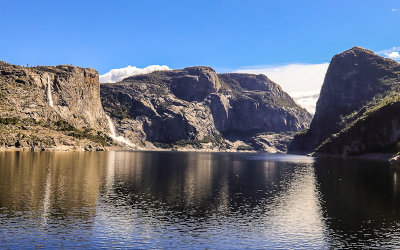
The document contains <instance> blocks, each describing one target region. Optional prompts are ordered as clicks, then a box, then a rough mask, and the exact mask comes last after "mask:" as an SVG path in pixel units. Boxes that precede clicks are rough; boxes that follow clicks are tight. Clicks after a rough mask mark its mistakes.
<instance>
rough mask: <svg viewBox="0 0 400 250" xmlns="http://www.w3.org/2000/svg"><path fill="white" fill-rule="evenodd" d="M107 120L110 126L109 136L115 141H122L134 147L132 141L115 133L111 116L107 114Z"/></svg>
mask: <svg viewBox="0 0 400 250" xmlns="http://www.w3.org/2000/svg"><path fill="white" fill-rule="evenodd" d="M107 120H108V126H109V127H110V137H111V138H112V139H113V140H115V141H117V142H121V143H124V144H126V145H128V146H129V147H132V148H134V147H135V144H133V143H132V142H130V141H129V140H127V139H126V138H125V137H123V136H117V133H116V132H115V127H114V124H113V122H112V120H111V117H109V116H108V115H107Z"/></svg>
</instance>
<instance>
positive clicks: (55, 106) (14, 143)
mask: <svg viewBox="0 0 400 250" xmlns="http://www.w3.org/2000/svg"><path fill="white" fill-rule="evenodd" d="M0 131H1V133H0V149H3V150H4V149H6V150H103V149H104V147H107V146H109V145H110V144H111V143H112V140H111V138H110V137H109V136H107V134H109V131H110V130H109V125H108V121H107V117H106V114H105V113H104V110H103V107H102V104H101V101H100V84H99V80H98V73H97V71H95V70H93V69H84V68H79V67H74V66H68V65H60V66H46V67H44V66H39V67H21V66H17V65H11V64H8V63H5V62H0Z"/></svg>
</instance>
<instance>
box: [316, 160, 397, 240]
mask: <svg viewBox="0 0 400 250" xmlns="http://www.w3.org/2000/svg"><path fill="white" fill-rule="evenodd" d="M314 166H315V173H316V177H317V181H318V185H319V187H320V192H321V195H322V200H323V202H322V206H323V211H324V217H325V219H326V221H327V225H328V227H329V232H328V233H329V237H328V238H329V239H330V240H331V242H330V244H331V246H335V247H343V246H353V247H357V246H358V247H362V246H366V245H367V246H375V247H384V246H385V245H387V246H393V243H396V242H398V241H399V239H400V238H399V236H400V229H399V222H400V213H399V212H400V192H399V190H400V182H399V177H400V172H399V170H395V169H391V168H389V166H388V165H387V164H386V163H383V162H382V163H381V162H375V161H364V160H355V159H353V160H350V159H347V160H344V159H335V160H332V159H317V160H316V162H315V164H314Z"/></svg>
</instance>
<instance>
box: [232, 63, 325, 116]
mask: <svg viewBox="0 0 400 250" xmlns="http://www.w3.org/2000/svg"><path fill="white" fill-rule="evenodd" d="M328 66H329V63H320V64H288V65H282V66H253V67H251V66H250V67H243V68H240V69H237V70H235V72H241V73H251V74H264V75H266V76H267V77H268V78H270V79H271V80H272V81H274V82H276V83H277V84H279V85H281V87H282V88H283V90H285V91H286V92H288V93H289V94H290V95H291V96H292V97H293V99H294V100H295V101H296V102H297V103H298V104H299V105H301V106H302V107H304V108H305V109H307V110H308V111H309V112H310V113H314V112H315V105H316V102H317V100H318V97H319V91H320V90H321V86H322V83H323V82H324V77H325V73H326V71H327V69H328Z"/></svg>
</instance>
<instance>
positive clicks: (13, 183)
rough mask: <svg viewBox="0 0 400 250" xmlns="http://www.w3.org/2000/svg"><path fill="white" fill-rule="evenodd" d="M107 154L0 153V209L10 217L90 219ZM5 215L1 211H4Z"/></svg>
mask: <svg viewBox="0 0 400 250" xmlns="http://www.w3.org/2000/svg"><path fill="white" fill-rule="evenodd" d="M106 158H107V154H96V153H67V152H64V153H49V152H40V153H31V152H1V153H0V208H2V209H3V210H7V214H8V215H9V216H13V214H15V213H18V212H23V211H32V213H31V214H30V216H31V217H32V218H34V217H40V216H42V217H43V222H48V221H47V218H48V217H53V218H63V217H67V216H78V217H82V218H84V219H88V218H89V217H93V216H94V214H95V207H96V204H97V198H98V196H99V195H100V188H101V185H102V181H103V179H104V176H105V174H106V173H105V171H106V170H107V169H106V165H105V164H103V162H107V161H106ZM3 212H4V211H3Z"/></svg>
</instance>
